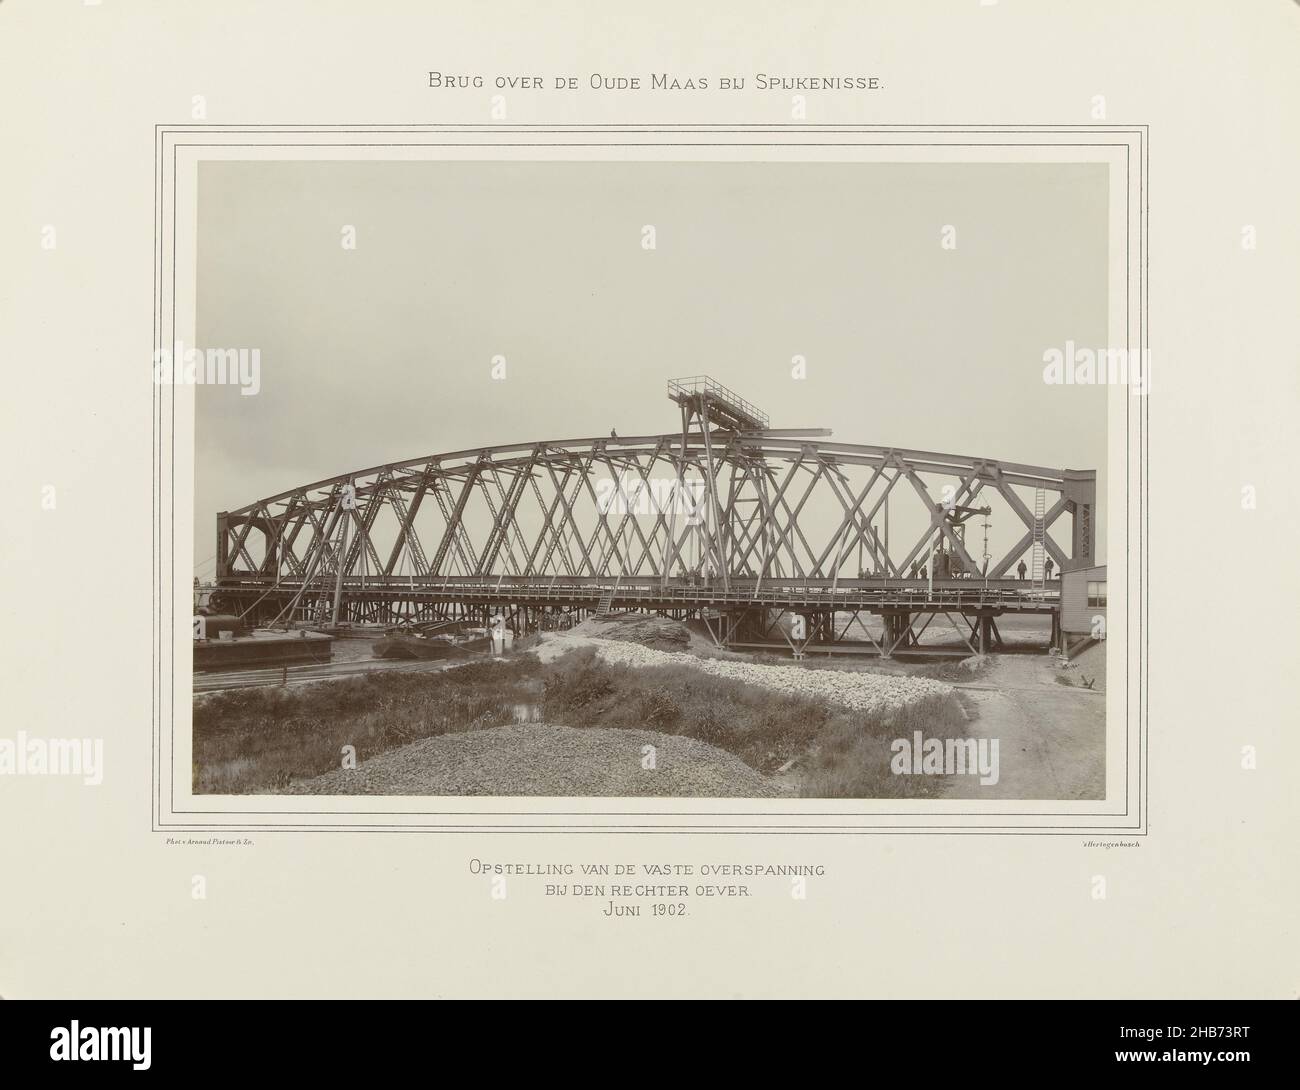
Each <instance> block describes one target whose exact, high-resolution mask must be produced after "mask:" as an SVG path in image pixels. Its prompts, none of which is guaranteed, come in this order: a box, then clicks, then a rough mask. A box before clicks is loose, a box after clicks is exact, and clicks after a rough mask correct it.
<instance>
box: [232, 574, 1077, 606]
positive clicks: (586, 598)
mask: <svg viewBox="0 0 1300 1090" xmlns="http://www.w3.org/2000/svg"><path fill="white" fill-rule="evenodd" d="M301 586H302V584H301V583H300V582H299V581H296V580H281V581H280V582H279V583H271V582H269V581H263V580H260V579H255V578H253V579H239V578H229V579H226V580H223V581H222V582H221V584H220V585H219V587H218V590H219V591H220V592H221V593H222V594H226V595H230V596H232V597H234V598H236V599H238V600H241V601H244V602H247V601H249V600H251V599H253V598H257V597H259V596H265V597H266V598H268V599H270V598H275V599H281V598H289V597H292V596H293V595H295V594H297V593H298V591H299V589H300V588H301ZM1058 588H1059V583H1053V584H1048V586H1047V587H1046V588H1038V589H1035V588H1033V587H1031V586H1030V585H1029V584H1028V583H1025V582H1022V581H1019V580H1007V579H1001V580H992V579H991V580H988V582H987V584H986V583H985V582H984V581H983V580H973V579H953V580H944V581H942V582H941V581H936V582H935V583H934V585H933V587H931V586H929V585H928V584H927V583H925V582H924V581H922V580H889V581H886V580H872V579H861V580H849V581H841V582H839V583H837V584H832V583H830V582H827V583H826V584H824V585H819V584H815V583H813V584H810V583H804V582H799V583H798V584H797V585H780V582H779V581H777V582H776V583H775V585H766V586H764V585H759V586H753V585H748V586H745V585H736V584H735V583H734V582H733V585H732V586H731V587H730V588H729V589H723V588H722V587H719V586H704V585H697V586H691V585H689V584H683V583H679V582H676V581H670V582H669V583H668V585H667V586H664V585H661V584H659V583H654V584H622V585H617V584H616V583H614V582H613V581H609V580H590V579H570V580H567V581H566V580H563V579H562V578H555V579H549V580H542V581H529V580H524V579H510V578H505V577H502V578H499V579H496V580H493V581H490V582H482V581H472V580H457V579H446V580H439V581H437V582H431V581H427V580H426V581H420V580H414V579H403V578H399V577H394V576H389V577H379V578H373V579H367V580H365V581H364V582H363V581H362V580H361V579H360V578H348V579H345V580H344V582H343V592H344V595H345V596H346V597H347V598H348V599H350V600H354V601H357V600H366V599H369V600H372V601H382V600H387V601H425V602H464V603H467V604H471V603H472V604H475V605H488V606H491V605H509V604H518V605H532V606H559V607H563V606H590V605H594V604H596V603H597V602H599V601H600V599H601V598H602V597H604V596H605V595H607V594H609V593H610V592H612V594H613V598H612V601H611V608H613V609H649V610H680V609H686V610H698V609H717V610H728V611H730V610H741V609H753V608H767V609H786V610H800V611H805V612H810V613H829V612H841V611H853V610H858V611H865V612H871V613H880V612H895V611H899V610H906V611H910V612H913V613H921V612H945V611H954V612H962V613H986V612H992V613H994V614H1000V613H1054V612H1056V611H1057V609H1058V608H1059V593H1058ZM334 590H335V584H334V581H333V580H332V579H331V580H325V581H316V582H315V583H313V584H311V585H309V586H308V588H307V591H306V593H307V595H310V596H313V597H331V596H332V595H333V594H334Z"/></svg>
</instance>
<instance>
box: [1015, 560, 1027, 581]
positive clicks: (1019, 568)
mask: <svg viewBox="0 0 1300 1090" xmlns="http://www.w3.org/2000/svg"><path fill="white" fill-rule="evenodd" d="M1016 571H1018V572H1019V573H1020V578H1021V579H1023V578H1024V577H1025V562H1024V561H1023V560H1021V561H1020V563H1019V564H1017V565H1016Z"/></svg>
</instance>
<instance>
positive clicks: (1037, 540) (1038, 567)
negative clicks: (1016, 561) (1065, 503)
mask: <svg viewBox="0 0 1300 1090" xmlns="http://www.w3.org/2000/svg"><path fill="white" fill-rule="evenodd" d="M1046 514H1047V506H1046V496H1045V495H1044V493H1043V490H1042V489H1041V488H1035V489H1034V547H1033V552H1032V554H1031V569H1030V577H1031V578H1032V580H1033V582H1032V584H1031V586H1032V587H1033V589H1034V590H1044V589H1046V587H1047V582H1046V578H1045V573H1044V571H1043V564H1044V561H1045V560H1046V559H1047V541H1046V539H1047V527H1046V525H1045V521H1046Z"/></svg>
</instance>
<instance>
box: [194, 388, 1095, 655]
mask: <svg viewBox="0 0 1300 1090" xmlns="http://www.w3.org/2000/svg"><path fill="white" fill-rule="evenodd" d="M668 394H669V397H670V398H671V399H672V400H673V401H674V402H676V403H677V405H678V406H679V407H680V410H681V428H680V430H678V431H675V432H671V433H667V434H662V435H638V436H618V435H615V434H614V433H611V434H610V435H609V436H608V437H595V438H582V439H563V440H547V441H541V442H526V443H509V444H504V445H500V446H491V447H483V448H475V449H471V450H460V451H453V452H448V453H443V454H433V455H428V456H426V457H422V458H414V459H411V460H408V461H402V462H393V463H389V464H387V465H381V466H374V467H372V468H370V469H362V470H357V471H354V472H351V473H344V474H340V475H339V476H336V477H331V478H329V479H327V480H323V481H316V482H314V483H312V484H307V485H302V486H300V487H298V488H294V489H291V490H289V491H287V492H283V493H281V494H280V495H277V496H270V497H267V498H266V499H262V500H258V501H257V502H256V503H252V504H249V505H248V506H247V507H243V508H241V509H239V510H237V511H227V512H221V513H220V514H218V515H217V527H216V530H217V572H216V587H215V590H214V595H213V598H212V604H213V605H214V606H215V607H216V608H218V609H224V610H230V611H232V612H238V613H240V614H242V615H244V616H245V617H246V619H249V620H251V621H253V622H254V623H259V624H275V623H288V622H296V623H322V622H324V621H334V622H337V621H340V620H343V621H349V622H352V623H366V622H371V623H377V624H398V623H403V622H413V621H426V620H432V619H437V618H472V619H480V620H481V621H483V622H487V621H488V620H489V619H490V618H493V617H497V616H499V617H502V618H503V619H504V622H505V623H506V624H508V625H509V626H510V627H511V628H512V629H513V630H514V631H515V633H516V634H520V633H526V632H530V631H534V630H536V629H538V628H550V627H564V626H567V625H568V624H571V623H574V622H575V621H577V620H579V619H581V618H582V617H584V616H586V615H588V614H590V613H598V614H604V613H608V612H611V611H624V610H637V611H645V612H652V613H657V614H662V615H666V616H671V617H675V618H679V619H683V620H698V621H702V622H703V623H704V624H705V625H707V626H708V630H709V632H710V633H711V634H712V635H713V637H714V638H715V639H716V640H717V642H718V643H719V644H721V645H725V646H728V647H772V648H787V649H789V650H790V651H792V652H793V653H794V654H795V655H796V656H799V657H802V656H803V655H804V654H810V653H827V654H834V653H850V652H864V653H868V654H876V655H881V656H885V657H888V656H891V655H894V654H922V653H927V650H930V651H931V652H932V653H954V651H953V647H952V644H951V642H950V644H949V647H948V648H947V649H946V650H945V651H943V652H938V651H934V649H927V647H926V646H924V645H923V644H922V642H921V636H922V635H923V634H924V633H925V632H926V631H927V630H928V629H929V628H930V626H932V625H936V624H937V626H938V627H939V628H943V627H945V626H951V628H952V629H953V630H954V631H955V632H956V633H957V636H958V637H959V640H958V641H957V644H956V651H955V653H958V654H968V653H972V652H978V651H985V650H990V649H992V648H993V647H995V646H997V645H998V644H1000V642H1001V635H1000V633H999V630H998V627H997V621H998V619H999V618H1001V617H1004V616H1006V615H1008V614H1011V615H1027V614H1047V615H1050V616H1051V618H1052V638H1053V640H1055V639H1056V637H1057V635H1058V630H1059V593H1058V589H1057V588H1058V587H1059V582H1058V581H1054V580H1052V579H1050V578H1048V577H1047V571H1046V568H1047V565H1048V561H1049V559H1050V561H1051V564H1052V565H1053V566H1055V568H1056V570H1057V571H1058V572H1059V571H1062V570H1065V569H1068V568H1072V567H1079V566H1085V565H1089V564H1091V563H1092V561H1093V553H1094V549H1093V523H1094V517H1095V516H1094V508H1095V503H1096V498H1095V495H1096V480H1095V473H1094V472H1093V471H1091V470H1068V469H1048V468H1044V467H1041V466H1030V465H1022V464H1018V463H1013V462H1005V461H999V460H996V459H992V458H973V457H968V456H963V455H953V454H939V453H935V452H931V451H920V450H904V449H898V448H894V447H877V446H864V445H858V444H849V443H835V442H830V441H828V437H829V435H830V433H829V432H828V431H826V430H824V429H784V430H783V429H773V428H771V427H769V422H768V419H767V417H766V416H765V415H764V414H762V413H760V412H759V411H758V410H757V409H755V408H754V407H753V406H751V405H749V404H748V403H747V402H745V401H744V400H743V399H741V398H740V397H738V396H737V395H736V394H734V393H732V392H731V391H729V390H727V389H726V388H725V387H722V386H720V385H718V384H717V383H715V382H713V381H712V380H711V379H708V378H707V377H698V378H693V379H682V380H675V381H673V382H670V383H669V385H668ZM995 507H996V512H997V513H996V515H994V511H995ZM1067 515H1068V516H1069V518H1068V519H1065V520H1064V528H1065V530H1066V531H1067V532H1066V533H1064V534H1063V533H1062V531H1061V529H1058V530H1057V532H1056V534H1055V535H1054V534H1053V532H1052V531H1053V528H1054V527H1057V526H1058V523H1061V522H1062V519H1063V516H1067ZM991 518H996V519H997V521H998V523H999V526H1000V528H1004V527H1005V526H1006V525H1008V524H1011V525H1014V526H1015V529H1016V531H1017V533H1018V535H1019V536H1018V538H1017V539H1016V540H1015V541H1014V543H1013V544H1012V545H1011V546H1010V547H1009V548H1006V549H1005V550H1003V551H1001V552H1000V553H999V554H998V555H996V556H995V555H991V554H989V552H988V545H987V537H988V526H987V525H986V524H987V523H988V521H989V520H990V519H991ZM891 521H892V523H893V533H892V535H891ZM1022 561H1024V562H1025V564H1026V572H1025V577H1024V578H1017V575H1018V568H1019V564H1020V563H1021V562H1022Z"/></svg>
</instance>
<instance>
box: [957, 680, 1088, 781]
mask: <svg viewBox="0 0 1300 1090" xmlns="http://www.w3.org/2000/svg"><path fill="white" fill-rule="evenodd" d="M1052 661H1053V660H1052V659H1051V658H1049V657H1048V656H1046V655H1003V656H998V657H996V658H995V659H994V660H993V663H994V664H993V667H992V669H991V670H989V671H988V672H987V673H985V674H984V675H983V676H981V677H980V678H979V680H978V681H976V682H973V683H971V684H970V685H959V686H958V691H959V693H960V694H961V699H962V702H963V706H964V707H966V708H967V710H968V712H969V713H970V714H972V715H973V718H972V720H971V723H970V736H971V737H973V738H989V739H992V738H996V739H998V754H999V764H1000V778H999V780H998V782H997V783H996V784H991V785H981V784H980V783H979V781H978V780H977V779H976V778H974V777H966V776H955V777H952V778H951V780H950V784H951V786H950V787H949V789H948V791H947V792H946V794H945V797H946V798H991V799H1101V798H1104V797H1105V792H1106V697H1105V694H1104V693H1102V692H1096V691H1092V690H1088V689H1083V688H1077V687H1071V686H1065V685H1061V684H1060V683H1058V682H1057V681H1056V674H1057V671H1056V670H1055V669H1054V668H1053V665H1052Z"/></svg>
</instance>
